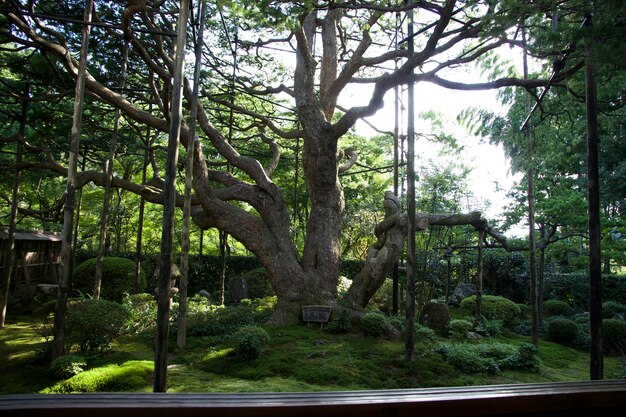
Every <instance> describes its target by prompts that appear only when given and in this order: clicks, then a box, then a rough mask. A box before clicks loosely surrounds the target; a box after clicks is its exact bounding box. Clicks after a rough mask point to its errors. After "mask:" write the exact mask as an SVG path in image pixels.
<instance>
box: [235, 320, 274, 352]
mask: <svg viewBox="0 0 626 417" xmlns="http://www.w3.org/2000/svg"><path fill="white" fill-rule="evenodd" d="M233 339H234V341H235V354H236V355H237V357H238V358H239V359H243V360H250V359H255V358H258V357H259V356H261V354H262V353H263V351H264V349H265V347H266V346H267V343H268V342H269V341H270V337H269V335H268V334H267V332H266V331H265V330H264V329H262V328H261V327H258V326H244V327H242V328H240V329H239V330H237V332H236V333H235V334H234V335H233Z"/></svg>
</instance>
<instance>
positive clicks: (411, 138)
mask: <svg viewBox="0 0 626 417" xmlns="http://www.w3.org/2000/svg"><path fill="white" fill-rule="evenodd" d="M407 4H408V6H409V7H411V5H412V4H413V0H408V1H407ZM407 20H408V32H407V36H408V50H407V55H408V56H409V57H412V56H413V54H414V53H415V41H414V39H413V8H412V7H411V8H410V9H409V11H408V19H407ZM414 87H415V86H414V85H413V82H412V81H410V82H409V83H408V117H407V142H408V143H407V151H408V152H407V216H408V218H409V219H408V220H409V221H408V230H407V237H408V239H407V265H406V272H407V294H406V329H407V330H406V339H405V345H404V356H405V359H406V360H414V356H413V352H414V350H415V331H414V330H413V329H414V328H415V88H414Z"/></svg>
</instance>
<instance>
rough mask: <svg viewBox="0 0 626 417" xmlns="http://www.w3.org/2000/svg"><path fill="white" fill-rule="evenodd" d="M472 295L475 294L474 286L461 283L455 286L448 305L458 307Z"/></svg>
mask: <svg viewBox="0 0 626 417" xmlns="http://www.w3.org/2000/svg"><path fill="white" fill-rule="evenodd" d="M474 294H476V285H474V284H466V283H463V282H461V283H459V285H457V286H456V288H455V289H454V292H453V293H452V297H450V305H452V306H454V307H458V306H459V305H460V304H461V301H463V299H465V298H467V297H469V296H471V295H474Z"/></svg>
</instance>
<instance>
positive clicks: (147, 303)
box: [122, 293, 157, 336]
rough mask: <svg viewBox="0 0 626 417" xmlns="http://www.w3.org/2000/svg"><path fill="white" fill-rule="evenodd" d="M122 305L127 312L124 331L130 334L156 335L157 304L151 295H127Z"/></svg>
mask: <svg viewBox="0 0 626 417" xmlns="http://www.w3.org/2000/svg"><path fill="white" fill-rule="evenodd" d="M122 304H123V305H124V306H125V307H126V309H127V310H128V312H129V317H128V320H127V321H126V331H127V332H128V333H132V334H140V335H147V336H153V335H155V334H156V317H157V302H156V299H155V297H154V295H152V294H147V293H139V294H130V295H129V294H127V295H126V296H125V297H124V299H123V300H122Z"/></svg>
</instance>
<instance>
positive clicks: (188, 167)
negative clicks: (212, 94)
mask: <svg viewBox="0 0 626 417" xmlns="http://www.w3.org/2000/svg"><path fill="white" fill-rule="evenodd" d="M205 14H206V13H205V0H201V1H200V2H199V3H198V14H197V16H199V21H198V23H197V26H198V28H197V34H196V37H195V39H194V42H195V53H196V62H195V65H194V72H193V92H192V97H191V112H190V116H189V142H188V144H187V161H186V164H185V197H184V200H185V201H184V207H183V242H182V245H181V260H180V286H179V294H180V296H179V299H178V329H177V332H178V333H177V335H176V344H177V345H178V347H179V348H184V347H185V345H186V344H187V285H188V283H189V246H190V244H189V221H190V217H191V186H192V181H193V159H194V154H195V148H196V147H197V146H199V143H200V142H199V140H198V135H197V133H196V118H197V117H198V92H199V90H200V87H199V84H200V66H201V65H200V64H201V60H202V45H203V42H202V39H203V34H204V18H205Z"/></svg>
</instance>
